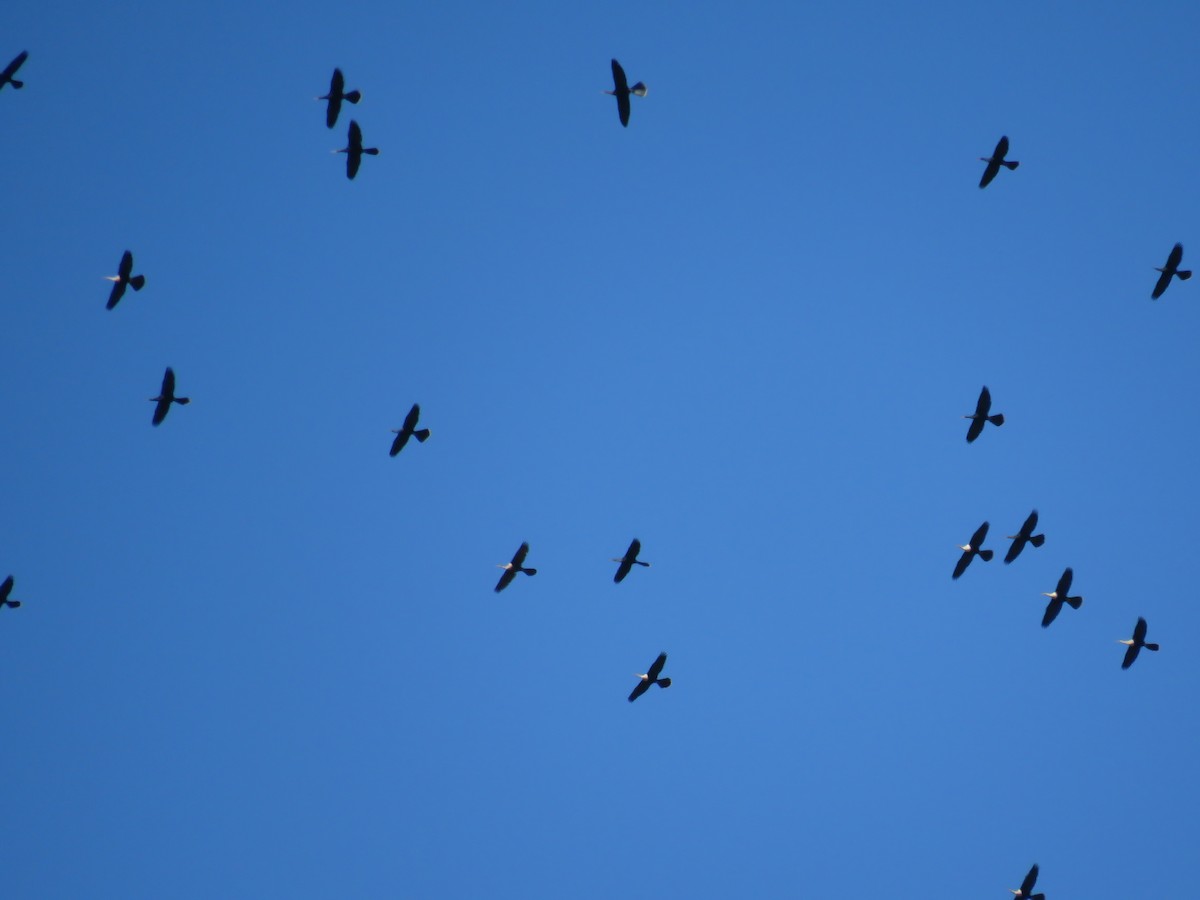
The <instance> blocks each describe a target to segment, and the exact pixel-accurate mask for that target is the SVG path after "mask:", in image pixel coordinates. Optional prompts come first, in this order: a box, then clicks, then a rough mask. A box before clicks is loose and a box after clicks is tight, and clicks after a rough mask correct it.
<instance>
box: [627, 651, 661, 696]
mask: <svg viewBox="0 0 1200 900" xmlns="http://www.w3.org/2000/svg"><path fill="white" fill-rule="evenodd" d="M666 664H667V654H665V653H660V654H658V659H656V660H655V661H654V662H653V663H652V664H651V666H650V671H649V672H647V673H646V674H645V675H639V674H638V673H636V672H635V673H634V674H635V675H637V677H638V678H640V679H642V680H641V681H639V682H638V685H637V687H635V688H634V689H633V693H632V694H630V695H629V702H630V703H632V702H633V701H634V700H636V699H637V698H638V697H640V696H642V694H644V693H646V691H648V690H650V685H652V684H657V685H658V686H659V687H660V688H669V687H670V686H671V679H670V678H659V677H658V673H659V672H661V671H662V670H663V666H665V665H666Z"/></svg>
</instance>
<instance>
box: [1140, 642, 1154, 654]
mask: <svg viewBox="0 0 1200 900" xmlns="http://www.w3.org/2000/svg"><path fill="white" fill-rule="evenodd" d="M1142 646H1143V647H1145V648H1146V649H1147V650H1153V651H1154V652H1155V653H1157V652H1158V644H1142Z"/></svg>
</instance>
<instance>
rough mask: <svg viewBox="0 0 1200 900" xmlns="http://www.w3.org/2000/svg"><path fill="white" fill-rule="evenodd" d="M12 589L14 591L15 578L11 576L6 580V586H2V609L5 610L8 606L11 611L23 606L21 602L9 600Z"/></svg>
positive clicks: (0, 587)
mask: <svg viewBox="0 0 1200 900" xmlns="http://www.w3.org/2000/svg"><path fill="white" fill-rule="evenodd" d="M12 589H13V577H12V576H11V575H9V576H8V577H7V578H5V579H4V584H0V609H3V608H4V607H6V606H7V607H9V608H10V609H16V608H17V607H18V606H20V605H21V601H20V600H9V599H8V595H9V594H11V593H12Z"/></svg>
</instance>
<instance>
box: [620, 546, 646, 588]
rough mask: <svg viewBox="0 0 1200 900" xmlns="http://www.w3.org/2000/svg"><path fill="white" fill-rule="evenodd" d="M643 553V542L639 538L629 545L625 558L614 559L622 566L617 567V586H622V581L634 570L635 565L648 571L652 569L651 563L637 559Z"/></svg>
mask: <svg viewBox="0 0 1200 900" xmlns="http://www.w3.org/2000/svg"><path fill="white" fill-rule="evenodd" d="M641 552H642V542H641V541H639V540H638V539H637V538H634V539H633V541H632V542H631V543H630V544H629V549H628V550H626V551H625V555H624V556H622V557H620V558H617V557H614V558H613V562H615V563H620V564H621V565H619V566H617V574H616V575H614V576H613V581H614V582H616V583H617V584H620V583H621V582H622V581H624V580H625V576H626V575H628V574H629V570H630V569H632V568H633V567H634V566H635V565H637V566H645V567H646V568H647V569H648V568H650V563H648V562H642V561H641V560H640V559H638V558H637V557H638V554H639V553H641Z"/></svg>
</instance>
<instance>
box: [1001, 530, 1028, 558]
mask: <svg viewBox="0 0 1200 900" xmlns="http://www.w3.org/2000/svg"><path fill="white" fill-rule="evenodd" d="M1024 549H1025V536H1024V533H1022V534H1018V535H1017V536H1016V537H1015V538H1013V542H1012V544H1011V545H1009V548H1008V552H1007V553H1005V554H1004V561H1005V562H1006V563H1010V562H1012V561H1013V560H1014V559H1016V558H1017V557H1018V556H1020V555H1021V551H1022V550H1024Z"/></svg>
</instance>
